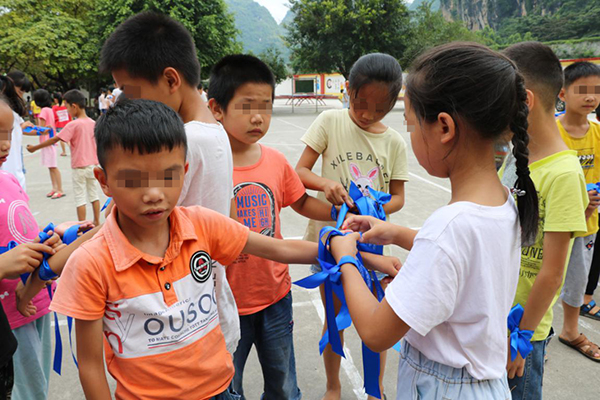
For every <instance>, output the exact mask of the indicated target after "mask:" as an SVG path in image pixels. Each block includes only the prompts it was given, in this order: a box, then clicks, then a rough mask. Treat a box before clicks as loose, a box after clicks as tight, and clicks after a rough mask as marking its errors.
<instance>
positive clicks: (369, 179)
mask: <svg viewBox="0 0 600 400" xmlns="http://www.w3.org/2000/svg"><path fill="white" fill-rule="evenodd" d="M300 140H302V141H303V142H304V143H305V144H306V145H307V146H309V147H310V148H311V149H313V150H314V151H316V152H317V153H320V154H321V158H322V160H323V164H322V167H321V176H322V177H323V178H327V179H331V180H333V181H336V182H340V183H341V184H342V185H344V187H345V188H346V190H348V189H349V188H350V182H354V183H355V184H356V186H358V188H359V189H361V190H362V191H364V192H363V193H368V189H367V188H366V187H367V186H370V187H371V188H373V189H375V190H377V191H380V192H385V193H389V190H390V181H392V180H399V181H408V157H407V154H406V142H405V141H404V139H402V136H400V134H399V133H398V132H396V131H395V130H393V129H392V128H388V129H387V130H386V131H385V132H383V133H370V132H367V131H365V130H362V129H361V128H359V127H358V126H357V125H356V124H355V123H354V122H353V121H352V119H350V114H349V110H347V109H344V110H329V111H325V112H323V113H321V115H319V116H318V117H317V119H315V121H314V122H313V123H312V125H311V126H310V127H309V128H308V131H306V133H305V134H304V136H302V138H301V139H300ZM317 197H318V198H319V199H321V200H323V201H327V200H326V199H325V194H324V193H323V192H319V193H318V195H317ZM327 225H335V224H333V223H327V222H322V221H312V220H311V221H310V222H309V223H308V228H307V230H306V235H305V239H306V240H310V241H313V242H316V241H317V240H318V238H319V231H320V230H321V228H323V227H324V226H327Z"/></svg>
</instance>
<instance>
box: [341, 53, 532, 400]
mask: <svg viewBox="0 0 600 400" xmlns="http://www.w3.org/2000/svg"><path fill="white" fill-rule="evenodd" d="M410 71H411V72H410V74H409V77H408V82H407V84H406V98H405V102H406V109H405V118H406V122H407V126H408V129H409V131H410V133H411V143H412V148H413V151H414V153H415V156H416V157H417V160H418V161H419V163H420V164H421V165H422V166H423V167H424V168H425V169H426V170H427V172H428V173H429V174H430V175H432V176H436V177H440V178H446V177H447V178H450V183H451V186H452V197H451V200H450V203H449V204H448V205H447V206H445V207H442V208H440V209H439V210H437V211H435V212H434V213H433V214H432V215H431V216H430V217H429V218H428V219H427V220H426V221H425V223H424V225H423V227H422V228H421V230H420V231H414V230H411V229H408V228H403V227H399V226H395V225H392V224H390V223H386V222H381V221H379V220H375V219H373V218H370V217H360V216H356V217H352V218H349V219H348V220H346V222H345V224H344V228H350V229H353V230H355V231H360V232H363V235H362V239H360V237H359V234H358V233H353V234H350V235H347V236H344V237H337V238H334V239H333V241H332V245H331V251H332V253H333V255H334V257H335V258H336V260H338V261H339V260H340V259H341V258H342V257H343V256H354V255H355V254H356V241H357V240H362V241H364V242H369V243H378V244H391V243H393V244H397V245H399V246H401V247H404V248H405V249H408V250H410V253H409V256H408V258H407V260H406V262H405V264H404V265H403V267H402V268H401V269H400V271H399V273H398V275H397V276H396V277H395V279H394V280H393V281H392V283H391V284H390V285H389V287H388V288H387V290H386V296H385V298H384V300H383V301H382V302H381V303H379V302H377V301H376V300H375V299H374V298H373V296H372V295H371V294H370V293H369V290H368V289H367V288H366V286H365V284H364V282H363V281H362V278H361V277H360V274H359V273H358V271H357V270H356V268H355V267H354V265H352V264H351V263H346V264H344V265H343V266H342V267H341V268H342V282H343V286H344V292H345V296H346V300H347V302H348V307H349V309H350V314H351V316H352V320H353V322H354V324H355V326H356V329H357V331H358V333H359V335H360V337H361V338H362V339H363V341H364V342H365V344H366V345H367V346H368V347H369V348H371V349H372V350H373V351H382V350H385V349H388V348H390V347H392V346H393V345H394V344H395V343H397V342H398V341H399V340H400V339H402V338H404V340H403V342H402V350H401V354H400V365H399V372H398V389H397V399H415V398H417V397H418V398H423V399H442V398H443V399H446V398H448V399H486V400H489V399H503V400H504V399H509V398H510V396H511V394H510V390H509V388H508V384H507V381H506V361H507V342H506V340H507V338H506V332H507V316H508V313H509V311H510V308H511V305H512V302H513V299H514V295H515V291H516V288H517V281H518V275H519V264H520V251H521V237H522V238H523V240H524V241H526V242H527V241H530V240H531V239H533V238H535V235H536V231H537V223H538V221H537V219H538V211H537V204H538V202H537V195H536V191H535V187H534V185H533V182H532V181H531V178H530V177H529V168H528V151H527V143H528V140H529V137H528V134H527V115H528V107H527V92H526V91H525V85H524V80H523V77H522V76H521V75H520V74H519V73H518V72H517V69H516V67H515V65H514V64H513V63H512V62H511V61H510V60H509V59H507V58H506V57H504V56H503V55H500V54H498V53H496V52H494V51H492V50H490V49H488V48H486V47H485V46H482V45H478V44H472V43H450V44H447V45H444V46H440V47H436V48H434V49H432V50H430V51H428V52H426V53H425V54H423V55H422V56H420V57H419V58H418V59H417V60H416V61H415V63H414V65H413V66H412V68H411V70H410ZM511 131H512V143H513V145H514V150H513V154H514V155H515V157H516V160H517V176H518V179H517V182H516V183H515V188H514V190H513V193H514V194H515V195H516V197H517V202H518V210H517V207H515V204H514V200H513V196H512V195H511V193H510V191H509V190H508V189H507V188H506V187H504V186H502V184H501V183H500V180H499V179H498V175H497V173H496V168H495V163H494V150H493V145H494V142H495V140H496V139H497V138H499V137H502V136H503V135H506V134H508V133H509V132H511ZM423 201H426V199H423ZM519 216H520V218H519ZM519 224H520V227H519Z"/></svg>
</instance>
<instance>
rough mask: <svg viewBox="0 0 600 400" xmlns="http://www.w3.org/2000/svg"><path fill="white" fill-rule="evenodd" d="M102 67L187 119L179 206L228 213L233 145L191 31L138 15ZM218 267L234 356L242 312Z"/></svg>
mask: <svg viewBox="0 0 600 400" xmlns="http://www.w3.org/2000/svg"><path fill="white" fill-rule="evenodd" d="M139 38H146V39H147V40H140V39H139ZM150 60H151V61H152V62H150ZM100 70H101V71H102V72H103V73H108V74H112V76H113V78H114V80H115V82H116V84H117V85H118V86H119V87H121V89H122V90H123V92H124V96H125V97H127V98H130V99H131V98H142V99H149V100H155V101H160V102H163V103H164V104H166V105H168V106H169V107H171V108H172V109H174V110H175V111H177V112H178V113H179V115H180V116H181V118H182V119H183V122H184V123H185V131H186V135H187V143H188V153H187V162H188V172H187V174H185V177H184V178H183V179H184V180H183V189H182V191H181V197H180V198H179V201H178V202H177V205H179V206H195V205H199V206H202V207H206V208H209V209H211V210H213V211H217V212H219V213H221V214H223V215H226V216H229V215H230V209H231V199H232V196H233V178H232V175H233V161H232V157H231V147H230V145H229V139H228V138H227V133H226V132H225V130H224V129H223V126H221V124H219V123H218V122H217V120H216V119H215V118H214V117H213V115H212V113H211V112H210V110H209V109H208V107H207V104H206V103H205V102H204V101H203V100H202V97H201V96H200V93H198V90H197V85H198V82H199V81H200V64H199V63H198V56H197V54H196V46H195V44H194V40H193V39H192V36H191V34H190V33H189V32H188V30H187V29H185V27H183V26H182V25H181V24H180V23H179V22H177V21H175V20H174V19H172V18H170V17H168V16H166V15H163V14H158V13H153V12H143V13H140V14H137V15H135V16H133V17H131V18H129V19H128V20H126V21H125V22H123V23H122V24H121V25H120V26H119V27H117V29H115V31H114V32H113V33H112V34H111V36H110V37H109V38H108V40H107V41H106V42H105V43H104V46H103V47H102V53H101V55H100ZM215 265H216V276H217V299H218V301H217V307H218V308H219V318H220V322H221V327H222V329H223V333H224V335H225V341H226V342H227V349H228V350H229V351H230V352H231V353H232V354H233V352H235V349H236V348H237V343H238V340H239V338H240V325H239V317H238V311H237V307H236V306H235V300H234V297H233V293H232V291H231V288H230V287H229V283H228V282H227V277H226V274H225V268H224V267H223V266H222V265H220V264H219V263H216V264H215Z"/></svg>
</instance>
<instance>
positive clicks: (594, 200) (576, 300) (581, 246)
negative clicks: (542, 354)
mask: <svg viewBox="0 0 600 400" xmlns="http://www.w3.org/2000/svg"><path fill="white" fill-rule="evenodd" d="M564 75H565V84H564V87H563V89H562V90H561V92H560V98H561V100H563V101H564V102H565V104H566V112H565V114H564V115H562V116H561V117H560V118H559V119H558V120H557V121H556V123H557V125H558V129H559V130H560V133H561V136H562V138H563V140H564V141H565V143H566V144H567V146H569V148H571V149H573V150H576V151H577V155H578V156H579V162H580V163H581V167H582V168H583V174H584V175H585V180H586V183H588V184H590V183H596V182H598V181H600V163H599V162H598V160H597V158H600V125H598V124H596V123H594V122H591V121H589V120H588V118H587V117H588V115H589V113H591V112H592V111H593V110H594V109H595V108H596V107H598V104H599V102H600V67H598V66H597V65H594V64H592V63H589V62H576V63H574V64H571V65H569V66H568V67H567V68H566V69H565V71H564ZM588 194H589V197H590V204H589V206H588V207H587V209H586V211H585V216H586V218H587V231H586V232H585V233H584V234H582V235H581V236H580V237H577V238H576V239H575V242H574V244H573V251H572V253H571V257H570V260H569V267H568V270H567V276H566V278H565V284H564V287H563V292H562V295H561V297H562V304H563V309H564V321H563V328H562V332H561V334H560V336H559V340H560V342H561V343H564V344H566V345H567V346H569V347H571V348H573V349H575V350H577V351H579V352H580V353H582V354H583V355H584V356H586V357H587V358H590V359H592V360H594V361H597V362H600V349H599V348H598V346H597V345H596V344H594V343H592V342H590V341H589V340H588V339H587V338H586V337H585V335H583V334H580V333H579V327H578V322H579V310H580V307H581V306H582V305H583V303H584V298H583V297H584V294H585V288H586V285H587V280H588V275H589V272H590V267H591V263H592V255H593V247H594V242H595V238H596V232H597V231H598V211H597V208H598V205H600V196H599V195H598V192H597V191H595V190H591V191H589V192H588Z"/></svg>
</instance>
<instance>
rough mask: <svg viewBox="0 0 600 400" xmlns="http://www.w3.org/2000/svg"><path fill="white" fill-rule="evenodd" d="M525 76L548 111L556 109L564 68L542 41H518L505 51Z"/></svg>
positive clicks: (527, 82)
mask: <svg viewBox="0 0 600 400" xmlns="http://www.w3.org/2000/svg"><path fill="white" fill-rule="evenodd" d="M503 53H504V55H506V56H507V57H508V58H510V59H511V60H512V61H513V62H514V63H515V64H517V68H518V69H519V72H520V73H521V75H523V77H524V78H525V86H527V87H528V88H530V89H532V91H534V92H535V95H536V96H537V98H539V100H540V102H541V104H542V105H543V106H544V109H545V110H546V111H551V110H554V107H555V104H556V98H557V97H558V94H559V93H560V89H562V87H563V70H562V66H561V65H560V60H559V59H558V57H557V56H556V54H554V52H553V51H552V49H551V48H550V47H548V46H546V45H545V44H542V43H540V42H522V43H517V44H514V45H512V46H510V47H509V48H507V49H506V50H504V51H503Z"/></svg>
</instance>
